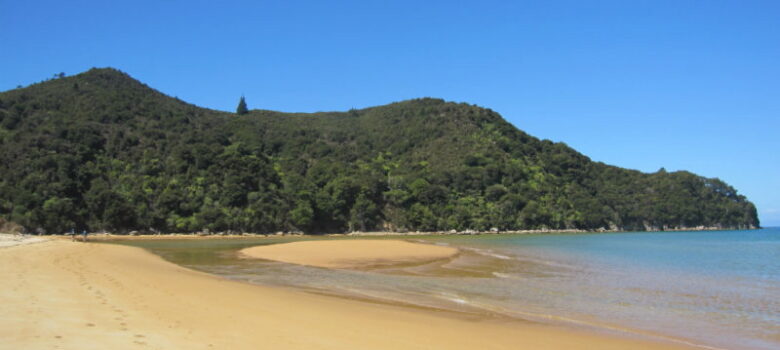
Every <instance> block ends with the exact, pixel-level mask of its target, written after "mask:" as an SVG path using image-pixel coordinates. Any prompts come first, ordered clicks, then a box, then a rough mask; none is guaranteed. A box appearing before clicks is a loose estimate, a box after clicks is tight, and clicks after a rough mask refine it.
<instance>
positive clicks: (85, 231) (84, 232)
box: [81, 230, 87, 242]
mask: <svg viewBox="0 0 780 350" xmlns="http://www.w3.org/2000/svg"><path fill="white" fill-rule="evenodd" d="M81 236H82V237H83V239H82V242H86V241H87V230H82V231H81Z"/></svg>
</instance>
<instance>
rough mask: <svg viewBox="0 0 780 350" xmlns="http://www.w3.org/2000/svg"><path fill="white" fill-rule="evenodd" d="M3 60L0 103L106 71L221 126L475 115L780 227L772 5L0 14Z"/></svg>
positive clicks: (216, 6)
mask: <svg viewBox="0 0 780 350" xmlns="http://www.w3.org/2000/svg"><path fill="white" fill-rule="evenodd" d="M0 42H2V43H3V44H2V46H3V50H2V54H0V90H8V89H12V88H15V87H16V86H17V85H27V84H29V83H32V82H36V81H40V80H43V79H46V78H49V77H51V76H52V75H53V74H54V73H59V72H65V73H66V74H76V73H79V72H82V71H85V70H87V69H89V68H91V67H106V66H111V67H116V68H119V69H121V70H123V71H125V72H127V73H129V74H130V75H132V76H133V77H135V78H137V79H139V80H141V81H143V82H145V83H146V84H148V85H150V86H152V87H154V88H156V89H158V90H160V91H162V92H164V93H166V94H169V95H172V96H177V97H179V98H181V99H183V100H185V101H188V102H191V103H194V104H197V105H200V106H204V107H209V108H214V109H220V110H234V109H235V106H236V104H237V102H238V98H239V96H241V95H242V94H244V95H245V96H246V98H247V102H248V104H249V107H250V108H264V109H273V110H281V111H301V112H313V111H323V110H347V109H349V108H361V107H368V106H373V105H380V104H386V103H388V102H392V101H399V100H404V99H409V98H415V97H423V96H431V97H440V98H444V99H446V100H452V101H458V102H469V103H474V104H478V105H481V106H484V107H488V108H491V109H493V110H495V111H497V112H499V113H501V114H502V115H503V116H504V117H505V118H506V119H507V120H509V121H510V122H512V123H513V124H514V125H516V126H517V127H518V128H520V129H523V130H525V131H527V132H529V133H530V134H532V135H534V136H537V137H540V138H547V139H551V140H553V141H563V142H566V143H567V144H568V145H570V146H572V147H574V148H575V149H577V150H579V151H581V152H582V153H584V154H585V155H587V156H589V157H591V158H592V159H594V160H597V161H603V162H605V163H609V164H614V165H618V166H622V167H627V168H633V169H639V170H642V171H656V170H657V169H659V168H661V167H665V168H666V169H667V170H679V169H685V170H690V171H693V172H695V173H697V174H700V175H704V176H708V177H719V178H721V179H723V180H724V181H726V182H728V183H729V184H731V185H733V186H735V187H736V188H737V189H738V190H739V192H740V193H742V194H745V195H747V196H748V198H750V199H751V200H752V201H753V202H754V203H756V205H757V206H758V210H759V216H760V218H761V220H762V224H763V225H764V226H780V156H778V153H779V152H780V140H779V139H780V138H779V137H778V131H780V63H779V62H780V2H778V1H683V0H677V1H552V0H548V1H496V2H494V1H472V2H466V1H460V2H459V1H368V0H363V1H277V2H265V1H245V2H242V1H220V2H215V1H166V0H163V1H124V2H120V1H93V2H90V1H34V0H30V1H11V0H0Z"/></svg>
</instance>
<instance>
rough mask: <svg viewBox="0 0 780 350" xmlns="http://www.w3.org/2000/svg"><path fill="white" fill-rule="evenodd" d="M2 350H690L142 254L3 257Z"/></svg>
mask: <svg viewBox="0 0 780 350" xmlns="http://www.w3.org/2000/svg"><path fill="white" fill-rule="evenodd" d="M0 266H2V268H0V281H2V282H3V283H2V287H0V300H2V302H0V349H55V348H59V349H259V348H267V349H683V348H685V347H682V346H679V345H675V344H666V343H657V342H652V341H646V340H639V339H630V338H623V337H619V336H613V335H605V334H600V333H591V332H586V331H581V330H574V329H569V328H564V327H560V326H547V325H540V324H535V323H530V322H519V321H511V320H501V319H491V318H475V317H473V316H466V315H460V314H457V313H452V312H438V311H431V310H422V309H415V308H409V307H401V306H394V305H382V304H376V303H369V302H363V301H358V300H345V299H342V298H333V297H327V296H320V295H313V294H309V293H305V292H301V291H295V290H289V289H284V288H271V287H262V286H256V285H250V284H245V283H240V282H234V281H229V280H225V279H223V278H219V277H216V276H212V275H208V274H205V273H200V272H196V271H192V270H189V269H186V268H183V267H180V266H178V265H174V264H172V263H169V262H166V261H164V260H163V259H161V258H160V257H158V256H156V255H153V254H151V253H148V252H146V251H144V250H142V249H139V248H134V247H127V246H120V245H112V244H101V243H80V242H69V241H63V240H52V241H48V242H41V243H36V244H30V245H23V246H15V247H7V248H4V249H0Z"/></svg>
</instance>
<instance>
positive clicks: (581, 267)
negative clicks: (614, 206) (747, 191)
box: [133, 228, 780, 349]
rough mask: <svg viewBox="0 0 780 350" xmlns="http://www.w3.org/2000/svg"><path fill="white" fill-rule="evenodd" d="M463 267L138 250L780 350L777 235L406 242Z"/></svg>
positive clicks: (320, 288) (207, 266)
mask: <svg viewBox="0 0 780 350" xmlns="http://www.w3.org/2000/svg"><path fill="white" fill-rule="evenodd" d="M409 239H412V240H422V241H426V242H429V243H434V244H442V245H452V246H457V247H459V248H461V249H462V251H463V253H462V254H460V255H459V256H458V257H457V258H455V259H452V260H449V261H445V262H438V263H432V264H427V265H421V266H412V267H404V268H399V269H384V270H372V271H344V270H328V269H321V268H314V267H304V266H297V265H290V264H283V263H276V262H270V261H261V260H246V259H239V258H238V257H237V255H236V254H235V252H236V251H237V250H239V249H240V248H243V247H246V246H252V245H257V244H270V243H279V242H285V241H289V240H292V239H291V238H282V239H272V240H269V239H254V240H229V241H228V240H216V241H167V242H166V241H163V242H138V243H133V244H135V245H142V246H145V247H146V248H149V249H151V250H152V251H154V252H156V253H158V254H160V255H162V256H163V257H165V258H166V259H169V260H171V261H173V262H176V263H179V264H182V265H185V266H188V267H192V268H195V269H199V270H203V271H206V272H210V273H215V274H220V275H224V276H227V277H229V278H233V279H238V280H243V281H248V282H251V283H258V284H264V285H281V286H292V287H297V288H302V289H306V290H312V291H316V292H319V293H327V294H335V295H349V296H356V297H362V298H370V299H378V300H385V301H392V302H402V303H411V304H415V305H421V306H430V307H437V308H447V309H453V310H458V311H464V312H475V313H489V314H501V315H505V316H510V317H518V318H524V319H532V320H536V321H540V322H549V323H564V324H571V325H577V326H582V327H592V328H596V329H601V330H605V331H609V332H622V333H630V334H637V335H644V336H651V337H660V338H665V339H667V340H670V341H678V342H685V343H689V344H695V345H699V346H702V347H705V348H725V349H780V300H778V298H779V297H780V229H777V228H770V229H763V230H753V231H716V232H670V233H665V232H662V233H607V234H544V235H483V236H426V237H421V238H417V237H410V238H409Z"/></svg>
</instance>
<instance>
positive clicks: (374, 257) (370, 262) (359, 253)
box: [240, 239, 458, 269]
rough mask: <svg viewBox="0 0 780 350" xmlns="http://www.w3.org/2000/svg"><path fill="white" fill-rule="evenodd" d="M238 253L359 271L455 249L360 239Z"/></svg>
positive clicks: (448, 253)
mask: <svg viewBox="0 0 780 350" xmlns="http://www.w3.org/2000/svg"><path fill="white" fill-rule="evenodd" d="M240 254H242V255H243V256H246V257H251V258H257V259H266V260H274V261H281V262H286V263H291V264H298V265H307V266H317V267H326V268H334V269H355V268H358V269H359V268H372V267H382V266H391V265H399V264H419V263H426V262H431V261H436V260H440V259H447V258H451V257H453V256H455V255H457V254H458V249H457V248H453V247H444V246H436V245H431V244H422V243H411V242H407V241H399V240H368V239H361V240H320V241H302V242H291V243H281V244H271V245H262V246H256V247H250V248H245V249H242V250H241V251H240Z"/></svg>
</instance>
